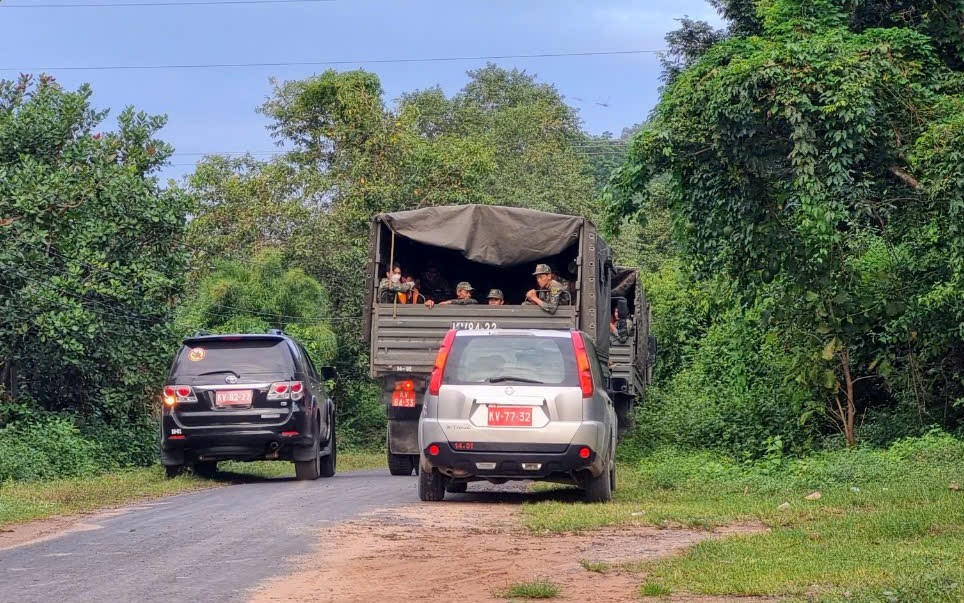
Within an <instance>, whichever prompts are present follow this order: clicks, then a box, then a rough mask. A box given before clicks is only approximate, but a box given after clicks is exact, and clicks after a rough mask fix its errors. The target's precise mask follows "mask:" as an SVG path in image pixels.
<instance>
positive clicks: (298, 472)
mask: <svg viewBox="0 0 964 603" xmlns="http://www.w3.org/2000/svg"><path fill="white" fill-rule="evenodd" d="M320 437H321V436H320V435H319V436H318V438H320ZM318 438H315V443H314V445H313V446H312V450H313V451H314V454H312V455H311V459H312V460H310V461H295V478H296V479H298V480H300V481H312V480H316V479H318V476H320V475H321V458H320V457H321V442H320V441H319V440H318Z"/></svg>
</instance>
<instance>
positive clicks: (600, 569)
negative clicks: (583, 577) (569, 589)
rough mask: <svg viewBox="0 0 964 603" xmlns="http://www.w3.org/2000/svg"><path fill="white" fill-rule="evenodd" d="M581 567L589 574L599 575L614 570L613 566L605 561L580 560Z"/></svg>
mask: <svg viewBox="0 0 964 603" xmlns="http://www.w3.org/2000/svg"><path fill="white" fill-rule="evenodd" d="M579 565H581V566H582V569H584V570H586V571H587V572H596V573H597V574H604V573H606V572H607V571H609V570H610V569H611V568H612V565H610V564H609V563H606V562H605V561H589V560H587V559H580V560H579Z"/></svg>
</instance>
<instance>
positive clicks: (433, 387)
mask: <svg viewBox="0 0 964 603" xmlns="http://www.w3.org/2000/svg"><path fill="white" fill-rule="evenodd" d="M455 333H456V331H455V329H451V330H450V331H449V332H448V333H446V334H445V339H443V340H442V347H440V348H439V350H438V354H436V355H435V368H433V369H432V379H431V381H429V384H428V393H429V394H431V395H433V396H437V395H438V391H439V390H440V389H441V388H442V377H443V376H444V375H445V363H446V361H448V359H449V352H450V351H451V350H452V342H454V341H455Z"/></svg>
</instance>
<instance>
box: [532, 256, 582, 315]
mask: <svg viewBox="0 0 964 603" xmlns="http://www.w3.org/2000/svg"><path fill="white" fill-rule="evenodd" d="M532 275H533V276H535V277H536V282H537V283H538V284H539V291H545V292H546V299H545V301H543V300H542V299H541V298H540V297H539V291H537V290H535V289H529V292H528V293H526V300H525V301H524V302H522V303H523V304H535V305H537V306H539V307H540V308H542V311H543V312H548V313H549V314H555V313H556V310H557V309H558V308H559V305H560V304H561V305H564V306H568V305H569V303H570V301H571V299H572V298H571V297H570V295H569V292H568V291H567V290H566V288H565V287H563V286H562V284H561V283H560V282H559V281H557V280H556V279H555V278H554V276H553V274H552V269H551V268H549V265H548V264H538V265H537V266H536V270H535V272H533V273H532Z"/></svg>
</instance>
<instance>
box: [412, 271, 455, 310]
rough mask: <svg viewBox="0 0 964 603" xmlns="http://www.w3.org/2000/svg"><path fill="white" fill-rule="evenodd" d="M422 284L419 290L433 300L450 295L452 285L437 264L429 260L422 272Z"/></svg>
mask: <svg viewBox="0 0 964 603" xmlns="http://www.w3.org/2000/svg"><path fill="white" fill-rule="evenodd" d="M421 280H422V286H421V287H420V288H419V291H421V293H422V294H423V295H424V296H425V298H426V299H429V300H431V301H433V302H440V301H442V300H444V299H449V298H451V297H452V285H450V284H449V282H448V281H447V280H445V278H444V277H443V276H442V274H441V273H440V272H439V268H438V264H437V263H435V262H434V261H429V263H428V265H427V266H426V267H425V272H423V273H422V279H421Z"/></svg>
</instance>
